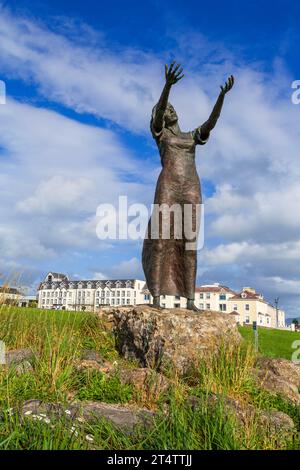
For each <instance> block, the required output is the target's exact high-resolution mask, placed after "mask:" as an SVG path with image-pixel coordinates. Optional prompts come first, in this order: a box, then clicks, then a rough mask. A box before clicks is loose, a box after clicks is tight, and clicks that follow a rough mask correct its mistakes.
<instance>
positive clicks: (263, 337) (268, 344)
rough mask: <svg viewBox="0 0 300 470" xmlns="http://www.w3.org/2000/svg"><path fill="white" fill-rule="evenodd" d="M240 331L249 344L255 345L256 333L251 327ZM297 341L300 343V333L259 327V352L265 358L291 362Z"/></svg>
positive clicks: (243, 327)
mask: <svg viewBox="0 0 300 470" xmlns="http://www.w3.org/2000/svg"><path fill="white" fill-rule="evenodd" d="M239 331H240V333H241V335H242V336H243V338H244V339H245V340H246V341H247V342H248V343H249V344H253V341H254V333H253V330H252V327H251V326H241V327H239ZM295 340H298V341H300V333H298V332H294V331H286V330H275V329H273V328H270V329H268V328H260V327H258V343H259V352H260V353H261V354H262V355H263V356H268V357H281V358H285V359H289V360H291V359H292V354H293V352H294V351H295V350H294V349H293V348H292V344H293V342H294V341H295Z"/></svg>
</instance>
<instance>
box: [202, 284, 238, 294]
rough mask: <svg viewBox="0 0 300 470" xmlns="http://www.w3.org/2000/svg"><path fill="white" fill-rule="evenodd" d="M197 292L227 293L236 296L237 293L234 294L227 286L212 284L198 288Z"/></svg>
mask: <svg viewBox="0 0 300 470" xmlns="http://www.w3.org/2000/svg"><path fill="white" fill-rule="evenodd" d="M195 292H212V293H213V292H216V293H219V292H227V293H229V294H234V295H236V292H234V291H233V290H232V289H229V287H227V286H221V285H220V284H212V285H211V286H210V285H205V286H199V287H196V289H195Z"/></svg>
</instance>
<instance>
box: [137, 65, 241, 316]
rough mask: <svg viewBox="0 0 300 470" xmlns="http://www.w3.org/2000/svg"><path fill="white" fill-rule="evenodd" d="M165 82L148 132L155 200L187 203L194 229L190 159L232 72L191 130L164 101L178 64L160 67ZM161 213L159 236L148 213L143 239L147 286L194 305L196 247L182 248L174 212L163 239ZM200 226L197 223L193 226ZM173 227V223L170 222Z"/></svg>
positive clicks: (195, 199)
mask: <svg viewBox="0 0 300 470" xmlns="http://www.w3.org/2000/svg"><path fill="white" fill-rule="evenodd" d="M165 76H166V83H165V86H164V89H163V91H162V94H161V97H160V99H159V101H158V103H157V105H156V106H155V107H154V108H153V111H152V118H151V125H150V127H151V132H152V135H153V137H154V139H155V140H156V143H157V146H158V149H159V153H160V157H161V164H162V171H161V173H160V175H159V178H158V181H157V185H156V191H155V197H154V203H155V204H159V205H161V204H167V205H168V206H169V207H171V206H172V205H173V204H179V205H180V206H181V208H182V209H183V207H184V205H185V204H190V205H191V208H192V214H193V229H194V231H195V233H197V227H196V207H197V205H198V204H200V203H201V202H202V197H201V187H200V181H199V177H198V174H197V170H196V165H195V148H196V145H203V144H205V143H206V141H207V140H208V138H209V135H210V131H211V130H212V129H213V128H214V127H215V125H216V123H217V120H218V118H219V116H220V112H221V109H222V105H223V101H224V96H225V94H226V93H227V92H228V91H229V90H230V89H231V88H232V86H233V83H234V78H233V76H231V77H229V79H228V81H227V82H226V83H225V85H224V87H221V92H220V94H219V96H218V99H217V101H216V104H215V106H214V108H213V111H212V113H211V115H210V117H209V119H208V120H207V121H206V122H205V123H204V124H202V125H201V126H199V127H197V128H196V129H194V130H193V131H191V132H182V131H181V130H180V127H179V125H178V117H177V114H176V111H175V109H174V108H173V106H172V105H171V104H170V103H169V102H168V98H169V93H170V89H171V87H172V85H174V84H175V83H177V82H178V81H179V80H180V79H181V78H182V77H183V74H182V69H181V68H180V65H175V63H174V62H173V63H172V64H171V65H170V67H167V66H166V70H165ZM164 220H166V219H164V218H160V224H159V227H158V231H159V237H157V238H154V237H151V225H153V223H154V215H153V214H152V216H151V218H150V220H149V224H148V231H147V234H146V237H145V240H144V246H143V254H142V262H143V269H144V272H145V276H146V282H147V286H148V289H149V291H150V292H151V294H152V296H153V297H154V303H155V304H156V305H158V303H159V296H160V295H179V296H182V297H186V298H187V299H189V300H188V308H194V301H193V300H194V297H195V281H196V271H197V251H196V250H186V243H187V242H190V241H191V240H188V239H187V238H186V237H185V227H184V223H185V222H184V217H182V234H183V236H182V238H181V239H176V236H175V234H174V220H175V219H174V217H173V218H171V227H170V235H171V236H170V237H169V239H164V238H163V236H162V230H163V226H164V223H165V222H164ZM198 228H199V227H198ZM175 233H176V228H175Z"/></svg>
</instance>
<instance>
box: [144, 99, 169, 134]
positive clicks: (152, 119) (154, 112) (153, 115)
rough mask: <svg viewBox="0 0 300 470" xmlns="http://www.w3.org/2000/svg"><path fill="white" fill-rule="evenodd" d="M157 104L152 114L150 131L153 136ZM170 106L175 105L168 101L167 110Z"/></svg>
mask: <svg viewBox="0 0 300 470" xmlns="http://www.w3.org/2000/svg"><path fill="white" fill-rule="evenodd" d="M157 104H158V103H157ZM157 104H156V105H155V106H154V107H153V109H152V113H151V120H150V129H151V132H152V134H153V127H152V124H153V121H154V118H155V114H156V109H157ZM169 106H173V105H172V104H171V103H170V102H169V101H168V104H167V108H168V107H169ZM163 127H165V120H163Z"/></svg>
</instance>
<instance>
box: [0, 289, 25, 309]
mask: <svg viewBox="0 0 300 470" xmlns="http://www.w3.org/2000/svg"><path fill="white" fill-rule="evenodd" d="M22 297H23V294H22V292H20V291H19V290H18V289H16V288H15V287H9V286H8V285H3V286H0V305H1V304H16V305H17V304H18V302H19V301H20V299H21V298H22Z"/></svg>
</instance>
